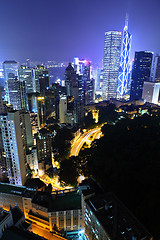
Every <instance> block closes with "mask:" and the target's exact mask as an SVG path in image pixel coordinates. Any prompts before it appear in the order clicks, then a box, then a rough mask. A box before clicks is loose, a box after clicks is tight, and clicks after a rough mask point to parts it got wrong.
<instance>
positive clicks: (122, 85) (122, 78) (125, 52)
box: [117, 15, 132, 98]
mask: <svg viewBox="0 0 160 240" xmlns="http://www.w3.org/2000/svg"><path fill="white" fill-rule="evenodd" d="M131 40H132V35H131V34H130V33H129V32H128V15H126V21H125V27H124V30H123V36H122V44H121V56H120V67H119V76H118V88H117V92H118V97H120V98H122V97H123V96H124V95H125V94H126V93H127V92H128V91H129V88H130V50H131Z"/></svg>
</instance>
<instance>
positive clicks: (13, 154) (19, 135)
mask: <svg viewBox="0 0 160 240" xmlns="http://www.w3.org/2000/svg"><path fill="white" fill-rule="evenodd" d="M0 128H1V131H2V140H3V147H4V152H5V157H6V166H7V172H8V178H9V182H10V183H12V184H17V185H24V183H25V181H26V175H27V172H26V148H27V137H26V134H27V132H26V129H25V114H24V113H23V111H11V112H8V113H6V114H1V115H0Z"/></svg>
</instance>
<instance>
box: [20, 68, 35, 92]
mask: <svg viewBox="0 0 160 240" xmlns="http://www.w3.org/2000/svg"><path fill="white" fill-rule="evenodd" d="M18 78H19V81H20V82H25V87H26V93H33V92H34V91H33V81H32V69H31V68H29V67H26V66H24V65H21V67H20V68H19V69H18Z"/></svg>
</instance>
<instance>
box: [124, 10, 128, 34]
mask: <svg viewBox="0 0 160 240" xmlns="http://www.w3.org/2000/svg"><path fill="white" fill-rule="evenodd" d="M128 19H129V15H128V13H126V18H125V27H124V29H125V30H128Z"/></svg>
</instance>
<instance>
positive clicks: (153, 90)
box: [142, 82, 160, 104]
mask: <svg viewBox="0 0 160 240" xmlns="http://www.w3.org/2000/svg"><path fill="white" fill-rule="evenodd" d="M159 91H160V82H144V84H143V93H142V99H144V100H145V102H149V103H154V104H158V98H159Z"/></svg>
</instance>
